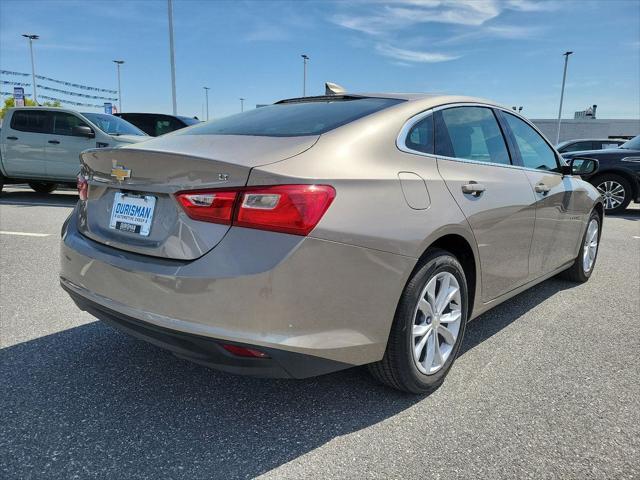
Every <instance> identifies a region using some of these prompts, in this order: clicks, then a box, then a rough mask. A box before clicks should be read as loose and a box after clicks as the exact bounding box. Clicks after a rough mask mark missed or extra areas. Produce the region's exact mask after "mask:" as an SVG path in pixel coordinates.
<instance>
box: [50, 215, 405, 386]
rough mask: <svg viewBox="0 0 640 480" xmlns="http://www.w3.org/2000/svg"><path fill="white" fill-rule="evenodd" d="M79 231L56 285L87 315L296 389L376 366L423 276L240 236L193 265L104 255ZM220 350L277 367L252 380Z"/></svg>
mask: <svg viewBox="0 0 640 480" xmlns="http://www.w3.org/2000/svg"><path fill="white" fill-rule="evenodd" d="M76 223H77V219H76V215H75V214H74V215H72V216H71V218H70V219H69V221H68V223H67V224H66V225H65V227H64V228H63V232H62V237H63V238H62V244H61V252H60V259H61V270H60V282H61V284H62V285H63V287H64V288H65V290H66V291H67V292H69V293H70V294H71V296H72V297H73V298H74V300H75V301H76V303H78V304H79V306H80V307H81V308H83V309H86V310H87V311H89V312H90V313H92V314H93V315H95V316H96V317H98V318H102V319H104V320H106V321H107V322H111V323H118V325H120V328H123V327H122V325H123V324H124V323H123V322H124V321H125V320H126V326H127V329H128V330H127V331H129V332H130V333H132V334H133V332H137V334H136V335H135V336H139V337H142V338H144V339H145V340H149V341H152V343H156V344H159V345H160V346H162V347H164V348H168V349H169V350H172V351H174V353H176V354H178V355H181V356H185V357H188V358H190V359H192V360H194V361H198V362H200V363H205V364H207V365H210V366H213V367H216V368H221V369H224V370H227V371H236V372H237V373H250V371H253V372H256V374H258V375H266V376H294V377H300V376H308V375H316V374H319V373H327V372H329V371H333V370H339V369H342V368H347V367H349V366H355V365H362V364H365V363H370V362H375V361H377V360H380V359H381V358H382V356H383V354H384V350H385V347H386V342H387V338H388V335H389V330H390V327H391V323H392V321H393V316H394V313H395V308H396V305H397V302H398V299H399V297H400V294H401V292H402V288H403V287H404V284H405V282H406V277H407V276H408V275H409V273H410V272H411V269H412V268H413V266H414V264H415V259H413V258H410V257H404V256H400V255H394V254H389V253H385V252H379V251H376V250H370V249H366V248H361V247H355V246H351V245H344V244H340V243H336V242H330V241H325V240H320V239H315V238H311V237H305V238H303V237H297V236H293V235H284V234H277V233H273V232H263V231H259V230H249V229H243V228H232V229H231V230H230V231H229V233H228V234H227V235H226V237H225V238H224V239H223V240H222V241H221V242H220V244H218V246H216V247H215V248H214V249H213V250H211V251H210V252H208V253H206V254H205V255H203V256H202V257H200V258H198V259H196V260H193V261H175V260H166V259H161V258H154V257H149V256H144V255H139V254H135V253H131V252H125V251H122V250H118V249H115V248H112V247H109V246H107V245H103V244H101V243H97V242H95V241H93V240H91V239H89V238H87V237H85V236H83V235H82V234H80V233H79V231H78V228H77V224H76ZM123 319H124V320H123ZM132 325H133V326H135V328H134V327H132ZM141 329H142V330H141ZM141 332H142V333H141ZM149 332H152V333H149ZM158 332H161V333H162V337H163V340H162V341H160V340H158V339H157V335H159V334H158ZM167 334H168V335H167ZM177 338H179V339H181V340H176V339H177ZM184 338H190V339H192V340H189V341H188V342H186V343H188V345H189V348H188V350H189V351H190V352H191V353H189V354H187V353H185V352H184V351H182V350H176V348H178V349H180V348H184V345H185V344H186V343H183V340H184ZM194 338H195V339H197V341H196V340H193V339H194ZM176 342H177V345H176ZM219 342H224V343H231V344H239V345H247V346H252V347H254V348H257V349H259V350H261V351H264V352H267V353H269V354H270V355H271V358H272V359H273V362H269V363H267V362H265V363H262V364H258V363H257V362H253V361H251V364H250V365H249V366H250V367H251V369H252V370H250V371H245V370H244V367H245V365H243V363H242V362H243V361H244V359H240V360H241V362H240V364H237V362H232V363H233V365H228V364H227V363H226V362H227V361H229V360H230V359H229V357H228V356H227V352H226V351H224V352H222V354H223V357H222V359H221V357H220V355H219V354H220V348H219ZM204 345H207V346H206V347H205V346H204ZM270 352H271V353H270ZM283 352H284V353H283ZM231 359H233V360H238V359H235V358H233V357H231ZM249 360H253V359H249ZM298 364H299V365H298ZM307 364H309V366H304V365H307ZM312 364H313V365H312ZM290 365H292V366H290ZM260 370H263V372H262V373H259V371H260Z"/></svg>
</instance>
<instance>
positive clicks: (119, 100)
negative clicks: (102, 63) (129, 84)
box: [113, 60, 124, 112]
mask: <svg viewBox="0 0 640 480" xmlns="http://www.w3.org/2000/svg"><path fill="white" fill-rule="evenodd" d="M113 63H115V64H116V68H117V70H118V112H122V89H121V88H120V65H122V64H123V63H124V60H114V61H113Z"/></svg>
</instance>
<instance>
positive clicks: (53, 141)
mask: <svg viewBox="0 0 640 480" xmlns="http://www.w3.org/2000/svg"><path fill="white" fill-rule="evenodd" d="M49 143H53V144H54V145H58V144H59V143H60V142H59V141H58V140H49Z"/></svg>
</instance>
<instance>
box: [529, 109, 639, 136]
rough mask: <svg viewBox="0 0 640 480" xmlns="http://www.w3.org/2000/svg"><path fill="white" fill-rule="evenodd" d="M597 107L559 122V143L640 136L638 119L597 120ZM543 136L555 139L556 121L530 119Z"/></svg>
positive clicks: (576, 113)
mask: <svg viewBox="0 0 640 480" xmlns="http://www.w3.org/2000/svg"><path fill="white" fill-rule="evenodd" d="M597 108H598V106H597V105H592V106H591V107H588V108H586V109H585V110H583V111H580V112H575V114H574V116H573V120H565V119H562V121H561V122H560V141H561V142H564V141H565V140H574V139H576V138H633V137H635V136H636V135H640V119H597V118H596V110H597ZM531 121H532V122H533V124H534V125H535V126H536V127H538V128H539V129H540V130H541V131H542V133H544V135H545V136H546V137H547V138H549V139H551V140H555V139H556V134H557V131H558V119H557V118H553V119H549V118H541V119H531Z"/></svg>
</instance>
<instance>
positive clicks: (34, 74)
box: [22, 33, 40, 105]
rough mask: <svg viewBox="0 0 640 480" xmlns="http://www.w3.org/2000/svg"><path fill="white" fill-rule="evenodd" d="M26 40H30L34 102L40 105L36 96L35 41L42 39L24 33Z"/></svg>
mask: <svg viewBox="0 0 640 480" xmlns="http://www.w3.org/2000/svg"><path fill="white" fill-rule="evenodd" d="M22 36H23V37H24V38H28V39H29V51H30V52H31V81H32V82H33V101H34V102H36V105H38V97H37V96H36V67H35V63H34V61H33V41H34V40H38V39H39V38H40V36H39V35H33V34H31V33H24V34H23V35H22Z"/></svg>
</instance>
